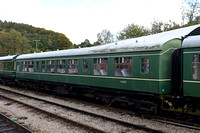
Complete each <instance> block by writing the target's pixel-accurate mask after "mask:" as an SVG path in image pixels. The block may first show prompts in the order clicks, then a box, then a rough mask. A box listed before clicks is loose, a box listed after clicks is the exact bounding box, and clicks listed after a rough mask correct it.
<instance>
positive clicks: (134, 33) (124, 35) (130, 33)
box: [118, 23, 149, 40]
mask: <svg viewBox="0 0 200 133" xmlns="http://www.w3.org/2000/svg"><path fill="white" fill-rule="evenodd" d="M145 35H149V30H148V29H146V28H144V27H143V26H138V25H135V24H134V23H133V24H129V25H128V26H127V27H126V28H124V30H122V31H121V32H120V33H119V36H118V39H119V40H124V39H129V38H135V37H140V36H145Z"/></svg>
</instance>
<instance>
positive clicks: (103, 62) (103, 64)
mask: <svg viewBox="0 0 200 133" xmlns="http://www.w3.org/2000/svg"><path fill="white" fill-rule="evenodd" d="M93 61H94V62H93V75H97V76H107V75H108V58H94V59H93Z"/></svg>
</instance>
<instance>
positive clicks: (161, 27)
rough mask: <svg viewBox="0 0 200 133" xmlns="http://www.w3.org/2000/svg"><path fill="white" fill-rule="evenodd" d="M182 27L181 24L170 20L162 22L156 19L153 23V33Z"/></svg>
mask: <svg viewBox="0 0 200 133" xmlns="http://www.w3.org/2000/svg"><path fill="white" fill-rule="evenodd" d="M177 28H180V25H179V24H177V23H175V22H172V21H169V22H166V23H164V22H161V21H156V20H154V21H153V22H152V24H151V31H150V33H151V34H156V33H160V32H164V31H169V30H174V29H177Z"/></svg>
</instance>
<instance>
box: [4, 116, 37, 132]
mask: <svg viewBox="0 0 200 133" xmlns="http://www.w3.org/2000/svg"><path fill="white" fill-rule="evenodd" d="M2 128H3V129H2ZM0 132H13V133H15V132H16V133H35V131H33V130H31V129H29V128H27V127H25V126H23V125H21V124H19V123H17V122H15V121H13V120H12V119H10V118H9V117H8V116H6V115H5V114H3V113H0Z"/></svg>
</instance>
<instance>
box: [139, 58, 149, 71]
mask: <svg viewBox="0 0 200 133" xmlns="http://www.w3.org/2000/svg"><path fill="white" fill-rule="evenodd" d="M141 73H149V58H141Z"/></svg>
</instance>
